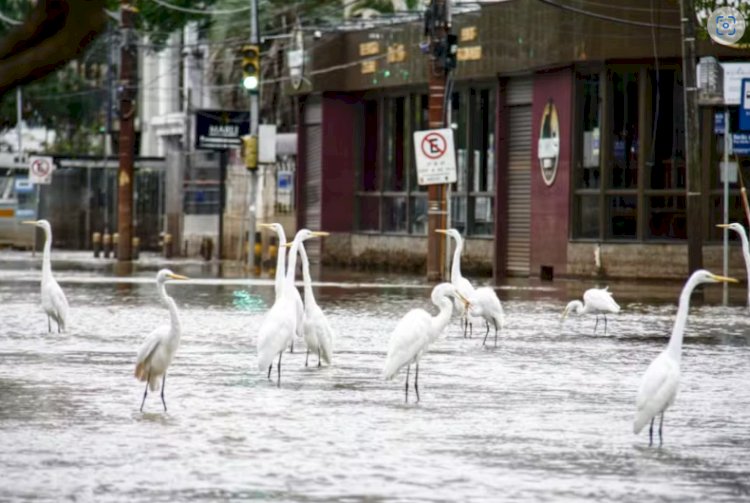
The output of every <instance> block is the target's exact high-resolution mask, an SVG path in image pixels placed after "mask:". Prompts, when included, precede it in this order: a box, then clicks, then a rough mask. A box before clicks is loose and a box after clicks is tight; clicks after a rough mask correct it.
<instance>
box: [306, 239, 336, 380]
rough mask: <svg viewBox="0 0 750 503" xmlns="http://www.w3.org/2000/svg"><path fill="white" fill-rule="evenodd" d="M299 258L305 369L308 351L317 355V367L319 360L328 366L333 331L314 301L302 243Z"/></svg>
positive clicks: (307, 263) (331, 353)
mask: <svg viewBox="0 0 750 503" xmlns="http://www.w3.org/2000/svg"><path fill="white" fill-rule="evenodd" d="M299 256H300V258H301V259H302V277H303V280H304V282H305V320H304V324H305V329H304V338H305V344H307V354H306V355H305V367H307V359H308V358H309V356H310V351H312V352H313V353H318V367H320V361H321V359H323V360H324V361H325V362H326V363H327V364H328V365H330V364H331V360H332V357H333V330H331V326H330V325H329V324H328V319H327V318H326V315H325V314H324V313H323V310H322V309H321V308H320V306H319V305H318V303H317V302H316V301H315V295H313V289H312V279H311V278H310V261H309V260H308V259H307V252H306V251H305V246H304V245H303V244H302V243H300V245H299Z"/></svg>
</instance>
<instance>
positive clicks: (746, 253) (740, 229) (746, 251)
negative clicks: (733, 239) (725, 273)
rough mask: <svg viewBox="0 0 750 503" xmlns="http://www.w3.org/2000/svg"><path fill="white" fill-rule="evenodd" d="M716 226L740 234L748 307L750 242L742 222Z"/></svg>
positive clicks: (748, 304) (749, 295)
mask: <svg viewBox="0 0 750 503" xmlns="http://www.w3.org/2000/svg"><path fill="white" fill-rule="evenodd" d="M716 227H721V228H722V229H729V230H733V231H734V232H736V233H737V234H738V235H739V236H740V242H741V243H742V257H743V258H744V259H745V271H746V272H747V281H748V288H747V307H750V244H749V243H748V241H747V233H746V232H745V227H744V226H743V225H742V224H738V223H736V222H734V223H731V224H729V225H724V224H719V225H717V226H716Z"/></svg>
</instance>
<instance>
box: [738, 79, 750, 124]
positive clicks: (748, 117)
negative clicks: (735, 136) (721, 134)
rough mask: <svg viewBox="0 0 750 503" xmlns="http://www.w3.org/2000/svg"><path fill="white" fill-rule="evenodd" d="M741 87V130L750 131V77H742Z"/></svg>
mask: <svg viewBox="0 0 750 503" xmlns="http://www.w3.org/2000/svg"><path fill="white" fill-rule="evenodd" d="M740 89H741V93H742V94H741V95H740V131H750V79H742V85H741V86H740Z"/></svg>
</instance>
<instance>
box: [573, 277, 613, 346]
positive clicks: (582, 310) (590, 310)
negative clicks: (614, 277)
mask: <svg viewBox="0 0 750 503" xmlns="http://www.w3.org/2000/svg"><path fill="white" fill-rule="evenodd" d="M570 312H574V313H576V314H594V315H596V324H595V325H594V333H596V328H597V327H598V326H599V316H600V315H602V316H604V333H605V334H606V333H607V313H615V314H616V313H619V312H620V306H619V305H618V304H617V302H615V299H613V298H612V292H610V291H609V287H608V286H607V287H604V288H589V289H588V290H586V291H585V292H584V293H583V302H581V301H580V300H571V301H570V302H568V305H567V306H565V310H564V311H563V316H562V317H563V320H564V319H565V318H567V317H568V314H569V313H570Z"/></svg>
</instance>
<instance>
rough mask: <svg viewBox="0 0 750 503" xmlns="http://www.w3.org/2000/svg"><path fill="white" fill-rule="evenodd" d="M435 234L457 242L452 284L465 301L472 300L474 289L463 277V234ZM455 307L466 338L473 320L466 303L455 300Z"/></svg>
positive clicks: (450, 232)
mask: <svg viewBox="0 0 750 503" xmlns="http://www.w3.org/2000/svg"><path fill="white" fill-rule="evenodd" d="M435 232H437V233H439V234H445V235H446V236H450V237H451V238H453V240H454V241H455V242H456V249H455V250H454V251H453V262H451V284H452V285H453V286H454V287H455V288H456V291H458V292H459V293H460V294H461V295H462V296H463V297H464V298H465V299H471V297H472V296H473V295H474V287H473V286H472V284H471V282H470V281H469V280H468V279H466V278H464V277H463V276H462V275H461V253H462V252H463V249H464V240H463V238H462V237H461V233H459V232H458V231H457V230H456V229H435ZM453 305H454V307H455V309H456V313H457V314H458V315H459V316H460V317H461V322H462V324H463V329H464V337H466V334H467V332H468V333H469V335H471V331H472V320H471V319H469V313H468V312H467V311H466V306H464V303H463V302H461V301H459V300H455V301H454V302H453Z"/></svg>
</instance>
